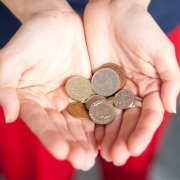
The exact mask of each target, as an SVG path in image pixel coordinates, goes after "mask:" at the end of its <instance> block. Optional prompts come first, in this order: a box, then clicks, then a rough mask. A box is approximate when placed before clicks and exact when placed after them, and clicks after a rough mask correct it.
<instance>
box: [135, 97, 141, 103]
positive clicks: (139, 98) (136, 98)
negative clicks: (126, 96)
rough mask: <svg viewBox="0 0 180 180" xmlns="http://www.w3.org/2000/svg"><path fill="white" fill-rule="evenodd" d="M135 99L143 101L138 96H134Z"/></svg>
mask: <svg viewBox="0 0 180 180" xmlns="http://www.w3.org/2000/svg"><path fill="white" fill-rule="evenodd" d="M135 100H138V101H141V102H142V101H143V99H142V98H141V97H138V96H135Z"/></svg>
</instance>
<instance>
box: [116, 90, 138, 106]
mask: <svg viewBox="0 0 180 180" xmlns="http://www.w3.org/2000/svg"><path fill="white" fill-rule="evenodd" d="M134 100H135V96H134V94H133V92H132V91H131V90H129V89H122V90H120V91H119V92H117V93H116V94H115V97H114V106H115V107H117V108H118V109H127V108H129V107H130V106H131V105H132V104H133V103H134Z"/></svg>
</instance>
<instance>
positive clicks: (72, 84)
mask: <svg viewBox="0 0 180 180" xmlns="http://www.w3.org/2000/svg"><path fill="white" fill-rule="evenodd" d="M65 89H66V92H67V94H68V96H69V97H70V98H72V99H74V100H76V101H80V102H85V100H86V99H88V98H89V97H90V96H91V95H92V94H94V92H93V90H92V87H91V82H90V80H89V79H86V78H84V77H82V76H74V77H72V78H70V79H69V80H68V81H67V83H66V85H65Z"/></svg>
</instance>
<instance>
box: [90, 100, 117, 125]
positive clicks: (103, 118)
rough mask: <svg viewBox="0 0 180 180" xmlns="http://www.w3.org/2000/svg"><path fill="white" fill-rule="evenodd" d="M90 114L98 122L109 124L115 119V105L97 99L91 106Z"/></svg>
mask: <svg viewBox="0 0 180 180" xmlns="http://www.w3.org/2000/svg"><path fill="white" fill-rule="evenodd" d="M89 116H90V118H91V119H92V120H93V121H94V123H96V124H108V123H110V122H111V121H113V120H114V118H115V116H116V112H115V109H114V107H112V106H110V105H108V104H106V103H104V102H102V101H96V102H94V103H93V104H92V105H91V106H90V109H89Z"/></svg>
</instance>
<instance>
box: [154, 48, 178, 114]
mask: <svg viewBox="0 0 180 180" xmlns="http://www.w3.org/2000/svg"><path fill="white" fill-rule="evenodd" d="M155 66H156V68H157V71H158V73H159V75H160V78H161V80H162V87H161V98H162V102H163V105H164V108H165V109H166V110H167V111H169V112H173V113H176V100H177V97H178V94H179V92H180V70H179V66H178V63H177V60H176V57H175V51H174V48H173V45H171V46H170V48H167V49H164V50H163V51H162V52H161V54H160V55H159V57H158V59H157V61H156V63H155Z"/></svg>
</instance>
